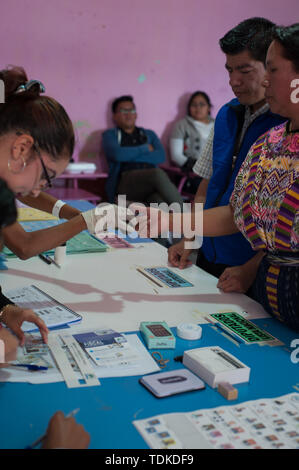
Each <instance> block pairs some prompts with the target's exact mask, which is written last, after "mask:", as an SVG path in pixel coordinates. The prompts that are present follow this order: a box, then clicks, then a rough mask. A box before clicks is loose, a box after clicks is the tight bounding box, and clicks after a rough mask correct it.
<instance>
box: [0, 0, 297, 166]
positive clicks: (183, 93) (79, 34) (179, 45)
mask: <svg viewBox="0 0 299 470" xmlns="http://www.w3.org/2000/svg"><path fill="white" fill-rule="evenodd" d="M250 16H264V17H267V18H269V19H271V20H272V21H275V22H278V23H280V24H291V23H292V22H294V21H296V17H298V0H285V1H284V2H282V1H281V0H250V2H249V1H248V2H244V1H240V0H209V1H206V0H51V1H49V0H10V1H9V2H5V4H4V2H2V5H1V28H0V43H1V63H0V67H1V68H2V67H4V66H6V65H7V64H17V65H23V66H24V67H25V68H26V70H27V72H28V75H29V77H30V78H36V79H40V80H42V81H43V82H44V83H45V85H46V88H47V93H48V94H50V95H53V96H54V97H55V98H56V99H58V100H59V101H61V102H62V104H63V105H64V106H65V107H66V109H67V111H68V113H69V114H70V116H71V119H72V120H73V122H74V124H75V127H76V130H77V135H78V149H79V150H80V158H81V159H85V160H89V161H95V159H96V158H97V156H98V154H99V147H100V135H101V131H102V130H103V129H106V128H107V126H111V114H110V109H109V106H110V103H111V101H112V100H113V98H114V97H116V96H118V95H121V94H133V95H134V97H135V101H136V104H137V108H138V123H139V125H142V126H144V127H149V128H151V129H153V130H155V131H156V132H157V134H158V135H159V136H160V137H162V139H163V142H164V143H166V142H167V136H168V134H169V130H170V127H171V124H172V123H173V121H174V120H176V119H177V118H178V117H181V116H182V115H183V114H184V110H185V104H186V100H187V98H188V95H189V94H190V93H191V92H193V91H195V90H197V89H202V90H205V91H206V92H207V93H208V94H209V95H210V97H211V99H212V102H213V103H214V114H215V113H216V112H217V110H218V109H219V107H220V105H221V104H222V103H224V102H225V101H227V100H229V99H230V98H231V97H232V93H231V91H230V88H229V86H228V80H227V74H226V72H225V70H224V56H223V54H222V53H221V51H220V50H219V46H218V40H219V38H220V37H222V36H223V35H224V34H225V33H226V32H227V31H228V30H229V29H230V28H231V27H233V26H235V25H236V24H237V23H238V22H240V21H241V20H243V19H245V18H248V17H250Z"/></svg>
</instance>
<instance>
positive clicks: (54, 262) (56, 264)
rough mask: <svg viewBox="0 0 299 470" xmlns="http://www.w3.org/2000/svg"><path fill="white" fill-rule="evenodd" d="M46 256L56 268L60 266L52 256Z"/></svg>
mask: <svg viewBox="0 0 299 470" xmlns="http://www.w3.org/2000/svg"><path fill="white" fill-rule="evenodd" d="M48 258H49V260H50V261H51V263H53V264H55V266H56V267H57V268H61V266H60V264H58V263H56V261H55V260H54V259H53V258H50V256H49V257H48Z"/></svg>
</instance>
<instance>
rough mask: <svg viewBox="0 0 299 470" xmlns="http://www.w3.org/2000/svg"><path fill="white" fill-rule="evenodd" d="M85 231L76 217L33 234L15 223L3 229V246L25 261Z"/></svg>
mask: <svg viewBox="0 0 299 470" xmlns="http://www.w3.org/2000/svg"><path fill="white" fill-rule="evenodd" d="M86 229H87V226H86V223H85V221H84V219H83V217H82V216H81V215H77V216H76V217H73V218H72V219H71V220H69V221H67V222H65V223H63V224H60V225H56V226H54V227H50V228H47V229H42V230H36V231H34V232H26V231H25V230H24V229H23V227H22V226H21V225H20V224H19V223H17V222H16V223H14V224H13V225H10V226H9V227H6V228H5V229H3V237H4V243H5V245H6V246H7V247H8V248H9V249H10V250H11V251H12V252H13V253H15V254H16V255H17V256H18V257H19V258H21V259H23V260H26V259H28V258H31V256H35V255H37V254H39V253H42V252H43V251H47V250H51V249H53V248H56V247H57V246H59V245H61V244H62V243H65V242H66V241H67V240H69V239H70V238H72V237H74V236H75V235H77V234H78V233H80V232H82V230H86Z"/></svg>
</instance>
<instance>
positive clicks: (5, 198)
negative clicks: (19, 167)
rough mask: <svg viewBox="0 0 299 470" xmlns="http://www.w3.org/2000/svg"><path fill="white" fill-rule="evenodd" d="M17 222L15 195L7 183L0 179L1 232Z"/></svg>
mask: <svg viewBox="0 0 299 470" xmlns="http://www.w3.org/2000/svg"><path fill="white" fill-rule="evenodd" d="M16 220H17V208H16V203H15V196H14V193H13V192H12V191H11V190H10V189H9V187H8V186H7V184H6V183H5V181H3V180H2V179H0V230H1V229H2V228H3V227H6V226H7V225H11V224H13V223H14V222H15V221H16Z"/></svg>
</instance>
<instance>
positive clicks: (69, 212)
mask: <svg viewBox="0 0 299 470" xmlns="http://www.w3.org/2000/svg"><path fill="white" fill-rule="evenodd" d="M18 199H19V200H20V201H21V202H22V203H23V204H26V205H27V206H30V207H33V208H34V209H39V210H41V211H44V212H48V213H49V214H52V210H53V207H54V205H55V203H56V202H57V198H55V197H53V196H51V194H48V193H44V192H41V193H40V195H39V196H38V197H32V196H25V197H20V198H18ZM79 214H80V211H79V210H78V209H75V208H74V207H72V206H69V205H68V204H65V205H64V206H63V207H62V208H61V209H60V212H59V218H60V219H67V220H69V219H72V218H73V217H76V216H77V215H79Z"/></svg>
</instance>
